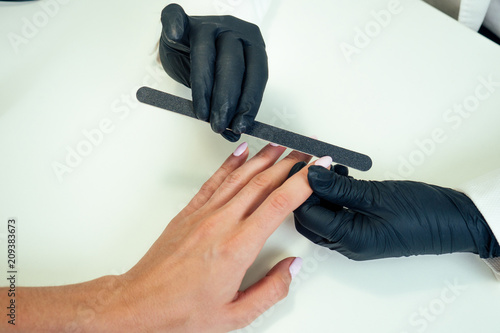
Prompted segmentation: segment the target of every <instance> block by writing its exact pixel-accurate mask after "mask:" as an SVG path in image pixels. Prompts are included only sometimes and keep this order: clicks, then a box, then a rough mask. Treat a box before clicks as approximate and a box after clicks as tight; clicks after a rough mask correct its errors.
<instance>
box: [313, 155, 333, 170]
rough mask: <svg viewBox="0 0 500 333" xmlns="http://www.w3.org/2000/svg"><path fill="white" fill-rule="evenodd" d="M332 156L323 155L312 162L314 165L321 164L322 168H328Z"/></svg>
mask: <svg viewBox="0 0 500 333" xmlns="http://www.w3.org/2000/svg"><path fill="white" fill-rule="evenodd" d="M332 162H333V161H332V158H331V157H330V156H323V157H322V158H320V159H319V160H317V161H316V162H314V165H320V166H322V167H323V168H327V169H328V168H329V167H330V165H332Z"/></svg>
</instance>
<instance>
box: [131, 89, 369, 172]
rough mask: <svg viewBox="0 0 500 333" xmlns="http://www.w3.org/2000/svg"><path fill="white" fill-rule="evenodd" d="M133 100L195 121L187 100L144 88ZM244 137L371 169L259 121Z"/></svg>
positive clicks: (353, 155)
mask: <svg viewBox="0 0 500 333" xmlns="http://www.w3.org/2000/svg"><path fill="white" fill-rule="evenodd" d="M137 99H138V100H139V101H140V102H142V103H145V104H149V105H152V106H156V107H159V108H162V109H165V110H168V111H173V112H176V113H180V114H183V115H185V116H189V117H192V118H195V119H196V116H195V114H194V111H193V103H192V102H191V101H189V100H187V99H184V98H181V97H177V96H173V95H171V94H168V93H165V92H161V91H158V90H155V89H152V88H148V87H142V88H140V89H139V90H138V91H137ZM245 134H247V135H251V136H254V137H257V138H260V139H263V140H266V141H269V142H274V143H277V144H280V145H282V146H285V147H289V148H292V149H294V150H298V151H301V152H303V153H306V154H309V155H313V156H318V157H322V156H330V157H331V158H332V159H333V161H335V162H336V163H339V164H343V165H346V166H348V167H351V168H354V169H358V170H360V171H367V170H369V169H370V168H371V166H372V160H371V159H370V157H368V156H366V155H364V154H360V153H357V152H354V151H351V150H347V149H345V148H341V147H338V146H334V145H331V144H328V143H326V142H322V141H319V140H315V139H312V138H309V137H306V136H303V135H300V134H296V133H293V132H289V131H286V130H284V129H281V128H277V127H274V126H271V125H268V124H264V123H261V122H259V121H255V122H254V124H253V126H252V127H250V128H248V129H247V131H246V133H245Z"/></svg>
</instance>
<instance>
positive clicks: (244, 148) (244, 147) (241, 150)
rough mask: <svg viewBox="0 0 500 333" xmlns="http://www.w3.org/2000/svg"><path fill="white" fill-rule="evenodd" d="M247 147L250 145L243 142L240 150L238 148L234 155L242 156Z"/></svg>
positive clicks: (239, 147)
mask: <svg viewBox="0 0 500 333" xmlns="http://www.w3.org/2000/svg"><path fill="white" fill-rule="evenodd" d="M247 147H248V143H246V142H243V143H242V144H241V145H239V146H238V148H236V150H235V151H234V153H233V155H234V156H240V155H241V154H243V152H244V151H245V150H246V149H247Z"/></svg>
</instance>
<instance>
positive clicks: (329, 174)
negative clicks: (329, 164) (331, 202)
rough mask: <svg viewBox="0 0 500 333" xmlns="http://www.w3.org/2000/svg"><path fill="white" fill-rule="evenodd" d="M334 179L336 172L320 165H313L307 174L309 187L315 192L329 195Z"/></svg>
mask: <svg viewBox="0 0 500 333" xmlns="http://www.w3.org/2000/svg"><path fill="white" fill-rule="evenodd" d="M334 177H335V172H333V171H330V170H327V169H325V168H324V167H322V166H318V165H311V166H310V167H309V170H308V173H307V180H308V181H309V186H311V188H312V189H313V191H314V192H318V193H323V192H325V193H327V192H328V189H329V188H330V185H331V184H332V182H333V180H334Z"/></svg>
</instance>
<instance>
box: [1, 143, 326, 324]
mask: <svg viewBox="0 0 500 333" xmlns="http://www.w3.org/2000/svg"><path fill="white" fill-rule="evenodd" d="M284 151H285V148H283V147H274V146H272V145H267V146H266V147H264V148H263V149H262V150H261V151H260V152H259V153H258V154H257V155H256V156H254V157H253V158H252V159H250V160H249V161H248V162H245V161H246V159H247V157H248V149H247V148H246V146H245V145H243V146H240V147H239V148H238V149H237V150H236V151H235V153H234V154H233V155H231V156H230V157H229V158H228V159H227V160H226V161H225V162H224V164H222V166H221V167H220V168H219V169H218V170H217V171H216V172H215V174H214V175H213V176H212V177H211V178H210V179H209V180H208V181H207V182H206V183H205V184H204V185H203V187H202V188H201V190H200V191H199V192H198V194H196V196H195V197H194V198H193V199H192V200H191V202H190V203H189V204H188V205H187V206H186V208H184V209H183V210H182V211H181V212H180V213H179V214H178V215H177V216H176V217H175V218H174V219H173V220H172V221H171V222H170V223H169V224H168V226H167V227H166V229H165V231H164V232H163V233H162V235H161V236H160V237H159V238H158V240H157V241H156V242H155V243H154V245H153V246H152V247H151V249H150V250H149V251H148V252H147V253H146V255H145V256H144V257H143V258H142V259H141V260H140V261H139V263H137V265H135V266H134V267H133V268H132V269H131V270H130V271H128V272H127V273H125V274H123V275H119V276H105V277H102V278H98V279H95V280H92V281H88V282H84V283H80V284H74V285H67V286H58V287H40V288H39V287H36V288H22V287H21V288H17V294H18V296H16V311H17V313H18V314H19V318H18V320H17V321H16V325H15V326H14V325H12V324H8V323H7V321H4V322H2V323H1V324H0V330H1V331H10V330H13V331H18V332H32V331H43V332H158V331H161V332H204V333H205V332H225V331H230V330H234V329H237V328H240V327H244V326H246V325H248V324H249V323H251V322H252V321H253V320H254V319H255V318H256V317H257V316H259V315H260V313H261V312H263V311H265V310H266V309H267V308H268V307H270V306H271V305H272V304H274V303H276V302H278V301H279V300H281V299H283V298H284V297H285V296H286V295H287V293H288V287H289V285H290V282H291V280H292V275H293V272H297V270H298V269H299V268H300V260H294V258H287V259H284V260H282V261H281V262H279V263H278V264H277V265H276V266H274V268H273V269H271V271H269V273H268V274H267V275H266V276H265V277H264V278H262V279H261V280H260V281H258V282H257V283H255V284H254V285H252V286H251V287H249V288H248V289H246V290H244V291H240V290H239V288H240V285H241V282H242V280H243V277H244V275H245V273H246V271H247V269H248V268H249V267H250V265H251V264H252V263H253V262H254V260H255V258H256V257H257V255H258V253H259V252H260V250H261V249H262V247H263V245H264V243H265V242H266V240H267V239H268V237H269V236H270V235H271V234H272V233H273V231H274V230H276V228H278V226H279V225H280V223H281V222H282V221H283V220H284V219H285V217H286V216H287V215H288V214H290V213H291V212H292V211H293V210H294V209H296V208H297V207H298V206H299V205H300V204H301V203H303V202H304V201H305V200H306V199H307V198H308V197H309V196H310V195H311V194H312V190H311V189H310V187H309V184H308V181H307V168H303V169H302V170H301V171H300V172H298V173H297V174H295V175H294V176H293V177H291V178H289V179H288V180H287V176H288V173H289V171H290V169H291V168H292V166H293V165H294V164H295V163H297V162H300V161H309V159H310V157H309V156H307V155H304V154H302V153H298V152H292V153H291V154H289V155H288V156H287V157H285V158H284V159H282V160H281V161H279V162H277V163H276V161H277V160H278V158H279V157H280V156H281V155H282V154H283V152H284ZM321 161H322V162H325V163H323V164H325V166H327V165H329V164H330V163H331V159H329V160H328V158H326V159H325V158H324V159H321ZM321 161H320V162H321ZM285 180H286V181H285ZM0 292H1V295H4V296H6V295H7V294H8V293H7V290H6V288H0ZM17 294H16V295H17ZM0 300H1V301H2V304H4V303H5V302H8V300H4V299H3V298H2V297H0ZM5 304H7V303H5Z"/></svg>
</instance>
